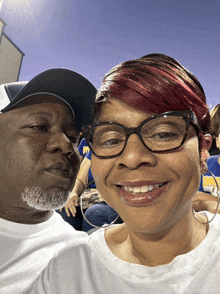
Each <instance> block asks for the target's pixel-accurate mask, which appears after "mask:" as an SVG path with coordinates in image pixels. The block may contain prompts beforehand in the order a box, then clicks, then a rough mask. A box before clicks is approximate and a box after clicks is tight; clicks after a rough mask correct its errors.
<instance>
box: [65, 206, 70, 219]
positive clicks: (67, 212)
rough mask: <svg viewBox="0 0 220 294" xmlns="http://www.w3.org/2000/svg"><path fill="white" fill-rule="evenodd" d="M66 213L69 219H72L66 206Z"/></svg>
mask: <svg viewBox="0 0 220 294" xmlns="http://www.w3.org/2000/svg"><path fill="white" fill-rule="evenodd" d="M65 211H66V214H67V216H68V217H70V213H69V209H68V208H67V207H66V206H65Z"/></svg>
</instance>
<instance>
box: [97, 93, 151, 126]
mask: <svg viewBox="0 0 220 294" xmlns="http://www.w3.org/2000/svg"><path fill="white" fill-rule="evenodd" d="M156 114H157V113H150V112H149V113H148V112H145V111H141V110H137V109H135V108H134V107H132V106H130V105H128V104H127V103H125V102H123V101H121V100H119V99H117V98H114V97H112V98H110V99H108V100H107V101H106V102H103V103H102V105H101V110H100V114H99V119H98V121H99V122H109V121H111V122H118V123H123V122H124V121H129V122H130V123H131V124H132V121H134V120H140V121H142V120H144V119H147V118H149V117H152V116H154V115H156Z"/></svg>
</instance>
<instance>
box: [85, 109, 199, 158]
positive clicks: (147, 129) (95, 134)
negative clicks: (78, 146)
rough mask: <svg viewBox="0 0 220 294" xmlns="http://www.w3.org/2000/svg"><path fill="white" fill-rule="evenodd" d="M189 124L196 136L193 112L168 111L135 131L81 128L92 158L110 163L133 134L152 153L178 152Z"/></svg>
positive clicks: (97, 126) (111, 124)
mask: <svg viewBox="0 0 220 294" xmlns="http://www.w3.org/2000/svg"><path fill="white" fill-rule="evenodd" d="M190 124H191V125H193V127H194V128H195V130H196V133H197V135H198V134H199V133H200V132H201V129H200V127H199V125H198V120H197V118H196V115H195V114H194V113H193V111H192V110H187V111H170V112H164V113H162V114H159V115H155V116H152V117H150V118H148V119H146V120H144V121H142V123H141V124H140V125H139V126H138V127H136V128H127V127H125V126H124V125H122V124H119V123H116V122H101V123H95V124H92V125H89V126H86V127H83V128H82V134H83V136H84V137H85V139H86V141H87V144H88V145H89V148H90V149H91V151H92V153H93V154H94V155H95V156H97V157H99V158H103V159H109V158H114V157H117V156H119V155H120V154H122V152H123V151H124V149H125V147H126V144H127V141H128V139H129V137H130V135H132V134H136V135H137V136H138V137H139V139H140V140H141V142H142V143H143V145H144V146H145V147H146V148H147V149H148V150H150V151H151V152H154V153H162V152H165V151H171V150H175V149H178V148H180V147H181V146H182V145H183V144H184V142H185V140H186V137H187V133H188V129H189V125H190Z"/></svg>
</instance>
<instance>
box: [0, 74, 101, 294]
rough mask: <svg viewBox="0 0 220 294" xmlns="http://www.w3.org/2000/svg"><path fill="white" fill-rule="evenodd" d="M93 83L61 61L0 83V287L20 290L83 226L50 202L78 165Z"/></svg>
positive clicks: (68, 185) (59, 199)
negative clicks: (68, 220) (66, 217)
mask: <svg viewBox="0 0 220 294" xmlns="http://www.w3.org/2000/svg"><path fill="white" fill-rule="evenodd" d="M95 94H96V89H95V88H94V86H93V85H92V84H91V83H90V82H89V81H88V80H87V79H86V78H84V77H83V76H81V75H79V74H77V73H75V72H73V71H70V70H66V69H50V70H47V71H45V72H43V73H41V74H39V75H37V76H36V77H35V78H33V79H32V80H31V81H30V82H28V83H27V82H22V83H21V82H17V83H12V84H6V85H1V86H0V110H1V114H0V253H1V257H0V293H2V294H3V293H4V294H6V293H10V294H11V293H16V294H18V293H27V292H28V289H29V287H31V285H32V283H33V282H34V280H35V279H36V278H37V276H38V275H39V273H40V272H41V271H42V270H43V268H44V267H45V266H46V265H47V263H48V262H49V260H50V259H51V258H52V256H53V255H54V253H55V252H56V251H58V250H60V249H61V248H62V247H64V246H65V245H66V244H68V243H69V242H71V243H72V242H73V241H74V240H76V239H78V238H82V237H86V233H83V232H78V231H75V230H74V229H73V228H72V227H71V226H70V225H69V224H67V223H66V222H65V221H64V220H63V219H62V218H61V216H60V215H59V214H57V213H56V212H55V211H54V210H55V209H59V208H61V207H63V206H64V205H65V203H66V202H67V199H68V195H69V191H71V190H72V188H73V186H74V183H75V180H76V176H77V173H78V170H79V166H80V159H79V154H78V151H77V140H78V134H79V131H80V129H81V127H82V125H86V124H89V123H91V122H92V103H93V100H94V96H95Z"/></svg>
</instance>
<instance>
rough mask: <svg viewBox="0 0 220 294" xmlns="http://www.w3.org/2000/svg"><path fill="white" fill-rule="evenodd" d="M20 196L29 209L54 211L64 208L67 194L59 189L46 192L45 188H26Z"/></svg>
mask: <svg viewBox="0 0 220 294" xmlns="http://www.w3.org/2000/svg"><path fill="white" fill-rule="evenodd" d="M21 196H22V199H23V201H24V202H26V203H27V204H28V205H29V206H30V207H33V208H35V209H38V210H55V209H60V208H62V207H63V206H65V204H66V203H67V201H68V197H69V192H68V191H64V190H63V189H61V188H56V189H54V190H53V191H50V190H49V191H48V190H46V189H45V188H39V187H26V188H25V189H24V192H23V193H22V195H21Z"/></svg>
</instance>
